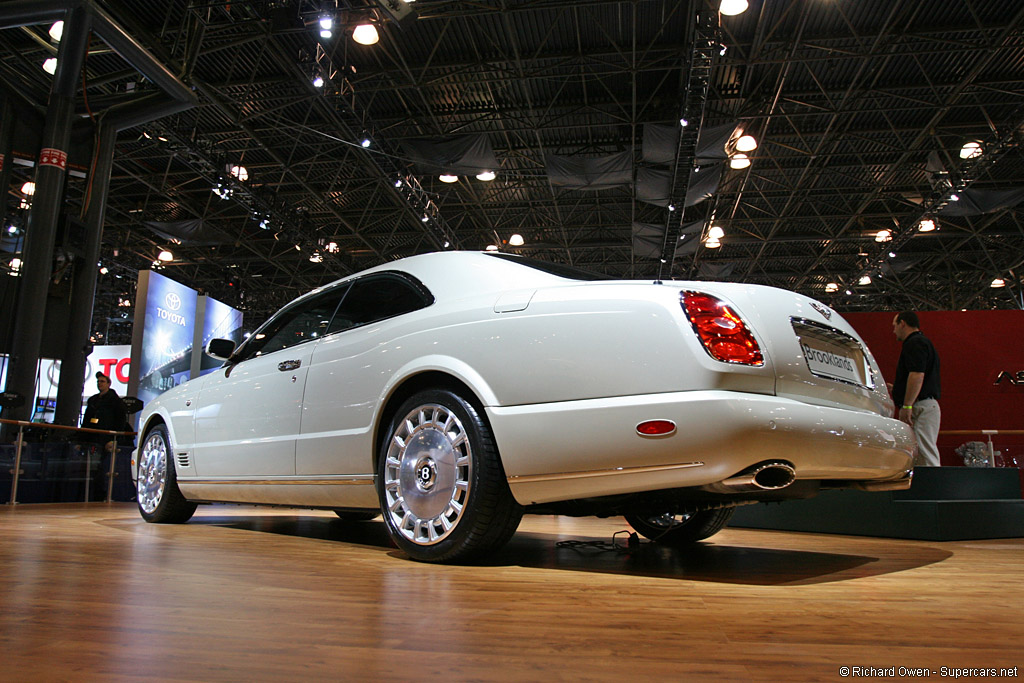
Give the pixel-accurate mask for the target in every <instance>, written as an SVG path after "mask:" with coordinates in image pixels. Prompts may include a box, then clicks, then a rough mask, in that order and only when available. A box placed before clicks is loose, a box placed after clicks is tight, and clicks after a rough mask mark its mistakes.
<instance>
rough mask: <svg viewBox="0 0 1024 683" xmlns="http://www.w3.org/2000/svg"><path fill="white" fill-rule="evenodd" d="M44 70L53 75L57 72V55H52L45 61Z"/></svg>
mask: <svg viewBox="0 0 1024 683" xmlns="http://www.w3.org/2000/svg"><path fill="white" fill-rule="evenodd" d="M43 71H45V72H46V73H48V74H50V75H51V76H52V75H53V74H54V73H56V72H57V58H56V57H50V58H49V59H47V60H46V61H45V62H43Z"/></svg>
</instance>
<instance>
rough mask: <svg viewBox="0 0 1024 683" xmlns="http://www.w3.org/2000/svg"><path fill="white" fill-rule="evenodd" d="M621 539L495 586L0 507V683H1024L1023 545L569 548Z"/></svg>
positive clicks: (133, 515)
mask: <svg viewBox="0 0 1024 683" xmlns="http://www.w3.org/2000/svg"><path fill="white" fill-rule="evenodd" d="M626 528H627V527H626V525H625V523H624V522H623V521H622V520H621V519H607V520H598V519H590V518H586V519H571V518H565V517H538V516H528V517H526V518H525V519H524V522H523V525H522V526H521V528H520V531H519V533H517V534H516V536H515V538H514V539H513V540H512V542H511V543H510V544H509V546H508V547H507V548H505V549H504V550H502V551H501V552H500V553H498V554H497V555H495V556H494V557H493V558H491V559H489V560H488V561H487V562H486V563H484V564H482V565H478V566H469V567H447V566H433V565H426V564H419V563H415V562H411V561H409V560H407V559H406V558H405V557H404V555H402V553H400V552H399V551H398V550H396V549H394V548H393V547H392V546H391V544H390V543H389V542H388V539H387V535H386V533H385V532H384V528H383V523H382V522H380V520H376V521H373V522H363V523H348V524H346V523H343V522H341V521H340V520H338V519H337V518H336V517H335V516H334V515H333V514H331V513H326V512H319V511H295V510H281V509H269V508H255V507H243V506H207V507H200V508H199V512H198V513H197V514H196V516H195V518H193V520H192V522H190V523H189V524H185V525H179V526H164V525H150V524H146V523H145V522H143V521H142V520H141V519H140V518H139V517H138V514H137V512H136V511H135V509H134V507H133V506H131V505H124V504H112V505H105V504H88V505H85V504H82V505H20V506H15V507H13V508H11V507H7V506H4V507H3V508H2V509H0V652H2V653H3V656H2V660H0V679H2V680H16V681H23V680H24V681H35V680H40V681H51V680H53V681H55V680H68V681H71V680H74V681H82V680H127V679H134V678H139V677H145V678H151V679H158V680H170V681H196V680H203V681H222V680H224V681H249V680H299V679H300V678H301V679H302V680H396V681H402V680H454V681H462V680H509V681H538V680H543V681H548V680H636V679H638V678H655V677H657V678H669V677H671V678H675V679H685V680H737V681H740V680H757V681H779V680H821V681H825V680H828V681H835V680H837V679H838V678H839V668H840V667H842V666H861V667H867V666H874V667H890V666H896V667H899V666H905V667H926V668H930V669H932V670H934V672H935V673H933V675H932V677H933V678H938V677H940V675H939V674H940V667H943V666H945V667H986V668H987V667H994V668H996V669H998V668H1000V667H1014V666H1017V667H1021V666H1022V665H1024V655H1022V647H1021V638H1022V637H1024V635H1022V634H1024V616H1022V610H1021V609H1020V586H1021V576H1022V575H1024V539H1006V540H987V541H968V542H946V543H937V542H925V541H904V540H893V539H877V538H860V537H850V536H830V535H819V534H798V533H783V532H772V531H758V530H744V529H726V530H725V531H723V532H722V533H720V534H718V535H717V536H715V537H713V538H712V539H710V540H709V541H708V542H706V543H704V544H700V545H697V546H695V547H693V548H691V549H689V550H688V551H687V552H679V551H671V550H668V549H665V548H660V547H657V546H654V545H651V544H647V543H643V544H641V546H640V547H639V548H638V549H636V550H635V551H632V552H615V551H612V550H606V549H599V548H592V547H582V548H567V547H559V546H557V545H556V544H557V543H558V542H559V541H567V540H576V541H588V542H589V541H593V542H605V543H607V542H608V541H610V540H611V537H612V534H614V533H615V532H617V531H619V530H623V529H626ZM619 540H620V541H624V539H622V538H621V537H620V538H619ZM1019 674H1020V672H1019V670H1018V676H1019Z"/></svg>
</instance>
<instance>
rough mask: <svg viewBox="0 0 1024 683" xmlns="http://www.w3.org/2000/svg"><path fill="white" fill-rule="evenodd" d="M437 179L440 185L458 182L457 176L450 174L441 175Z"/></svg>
mask: <svg viewBox="0 0 1024 683" xmlns="http://www.w3.org/2000/svg"><path fill="white" fill-rule="evenodd" d="M437 179H438V180H440V181H441V182H442V183H457V182H459V176H457V175H452V174H450V173H442V174H441V175H439V176H437Z"/></svg>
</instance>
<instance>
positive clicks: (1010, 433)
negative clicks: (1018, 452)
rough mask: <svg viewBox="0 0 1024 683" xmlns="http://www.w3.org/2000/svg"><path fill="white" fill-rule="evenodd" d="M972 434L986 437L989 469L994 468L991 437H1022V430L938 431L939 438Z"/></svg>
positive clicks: (994, 450) (1023, 432) (994, 453)
mask: <svg viewBox="0 0 1024 683" xmlns="http://www.w3.org/2000/svg"><path fill="white" fill-rule="evenodd" d="M974 434H981V435H982V436H987V437H988V464H989V467H995V466H996V448H995V445H993V443H992V437H993V436H994V435H997V434H999V435H1002V436H1021V435H1024V429H947V430H946V431H941V430H940V431H939V436H972V435H974ZM1004 464H1005V461H1004Z"/></svg>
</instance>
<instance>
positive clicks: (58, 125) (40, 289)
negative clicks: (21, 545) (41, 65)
mask: <svg viewBox="0 0 1024 683" xmlns="http://www.w3.org/2000/svg"><path fill="white" fill-rule="evenodd" d="M89 23H90V19H89V15H88V13H87V12H86V10H85V9H83V8H80V7H78V8H75V9H72V10H70V11H68V13H67V15H66V18H65V20H64V37H63V38H62V39H61V41H60V48H59V49H58V51H57V71H56V73H55V74H54V79H53V87H52V88H51V90H50V100H49V103H48V106H47V115H46V125H45V126H44V128H43V137H42V144H41V150H40V152H39V159H38V160H37V162H36V170H35V183H36V192H35V195H34V196H33V198H32V209H31V211H30V213H29V219H28V226H27V229H26V231H25V248H24V250H23V252H22V270H21V272H22V275H21V278H22V282H21V288H20V291H19V293H18V303H17V307H16V309H15V317H14V341H13V344H12V349H11V363H10V365H9V366H8V370H7V387H6V390H7V391H16V392H18V393H20V394H21V395H23V396H24V397H25V403H24V404H23V405H22V406H21V407H20V408H10V409H6V410H4V417H9V418H13V419H20V420H25V419H28V418H29V417H30V416H31V414H32V407H33V406H32V399H33V396H34V395H35V375H36V365H37V363H38V362H39V345H40V342H41V341H42V337H43V316H44V313H45V308H46V298H47V292H48V290H49V283H50V275H51V273H52V269H53V247H54V240H55V237H56V233H57V221H58V220H59V218H60V212H61V207H62V205H63V197H64V178H65V173H66V169H67V149H68V141H69V138H70V135H71V116H72V114H73V113H74V105H75V93H76V91H77V86H78V82H79V74H80V73H81V70H82V62H83V60H84V58H85V51H86V48H87V47H88V41H89Z"/></svg>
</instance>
